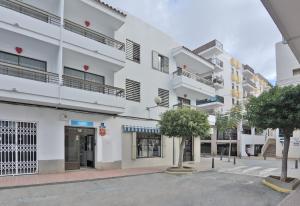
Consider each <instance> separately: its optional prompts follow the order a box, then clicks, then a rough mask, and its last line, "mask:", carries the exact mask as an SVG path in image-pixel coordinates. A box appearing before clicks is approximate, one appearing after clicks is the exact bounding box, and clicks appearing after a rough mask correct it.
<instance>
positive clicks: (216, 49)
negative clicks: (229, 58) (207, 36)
mask: <svg viewBox="0 0 300 206" xmlns="http://www.w3.org/2000/svg"><path fill="white" fill-rule="evenodd" d="M194 52H195V53H196V54H199V55H201V56H205V57H211V56H213V55H219V54H222V53H223V44H222V43H221V42H219V41H218V40H213V41H210V42H208V43H206V44H204V45H202V46H200V47H198V48H197V49H195V50H194Z"/></svg>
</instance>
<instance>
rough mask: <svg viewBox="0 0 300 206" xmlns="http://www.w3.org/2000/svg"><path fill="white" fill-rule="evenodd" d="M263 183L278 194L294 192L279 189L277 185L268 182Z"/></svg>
mask: <svg viewBox="0 0 300 206" xmlns="http://www.w3.org/2000/svg"><path fill="white" fill-rule="evenodd" d="M262 183H263V184H264V185H266V186H267V187H269V188H271V189H272V190H275V191H277V192H281V193H290V192H292V190H289V189H286V188H283V187H279V186H277V185H274V184H272V183H270V182H267V181H266V180H263V181H262Z"/></svg>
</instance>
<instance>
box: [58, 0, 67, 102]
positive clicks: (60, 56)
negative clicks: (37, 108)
mask: <svg viewBox="0 0 300 206" xmlns="http://www.w3.org/2000/svg"><path fill="white" fill-rule="evenodd" d="M64 10H65V1H64V0H60V14H59V16H60V36H59V51H58V63H57V67H58V76H59V87H58V94H59V103H58V104H59V105H60V104H61V86H62V85H63V79H62V75H63V32H64Z"/></svg>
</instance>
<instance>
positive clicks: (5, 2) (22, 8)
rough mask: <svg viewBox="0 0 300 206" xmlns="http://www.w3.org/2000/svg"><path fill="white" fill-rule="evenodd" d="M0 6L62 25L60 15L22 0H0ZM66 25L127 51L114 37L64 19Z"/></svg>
mask: <svg viewBox="0 0 300 206" xmlns="http://www.w3.org/2000/svg"><path fill="white" fill-rule="evenodd" d="M0 6H3V7H6V8H8V9H11V10H14V11H16V12H19V13H22V14H25V15H27V16H31V17H33V18H36V19H38V20H41V21H44V22H46V23H49V24H54V25H57V26H60V19H61V18H60V17H59V16H56V15H54V14H51V13H49V12H46V11H43V10H41V9H39V8H36V7H34V6H31V5H29V4H25V3H22V2H16V1H12V0H0ZM64 24H65V25H64V27H65V29H66V30H69V31H71V32H74V33H77V34H79V35H82V36H84V37H86V38H89V39H92V40H95V41H97V42H100V43H102V44H106V45H108V46H111V47H114V48H116V49H118V50H121V51H125V44H124V43H122V42H119V41H117V40H115V39H113V38H110V37H108V36H106V35H104V34H101V33H99V32H96V31H93V30H91V29H88V28H85V27H83V26H81V25H79V24H76V23H74V22H72V21H69V20H64Z"/></svg>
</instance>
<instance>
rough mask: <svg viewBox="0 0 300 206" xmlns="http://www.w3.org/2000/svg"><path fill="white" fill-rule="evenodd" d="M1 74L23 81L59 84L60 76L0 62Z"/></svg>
mask: <svg viewBox="0 0 300 206" xmlns="http://www.w3.org/2000/svg"><path fill="white" fill-rule="evenodd" d="M0 74H2V75H8V76H13V77H18V78H23V79H29V80H34V81H39V82H45V83H51V84H58V82H59V77H58V74H55V73H51V72H42V71H37V70H33V69H29V68H24V67H20V66H16V65H10V64H6V63H1V62H0Z"/></svg>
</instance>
